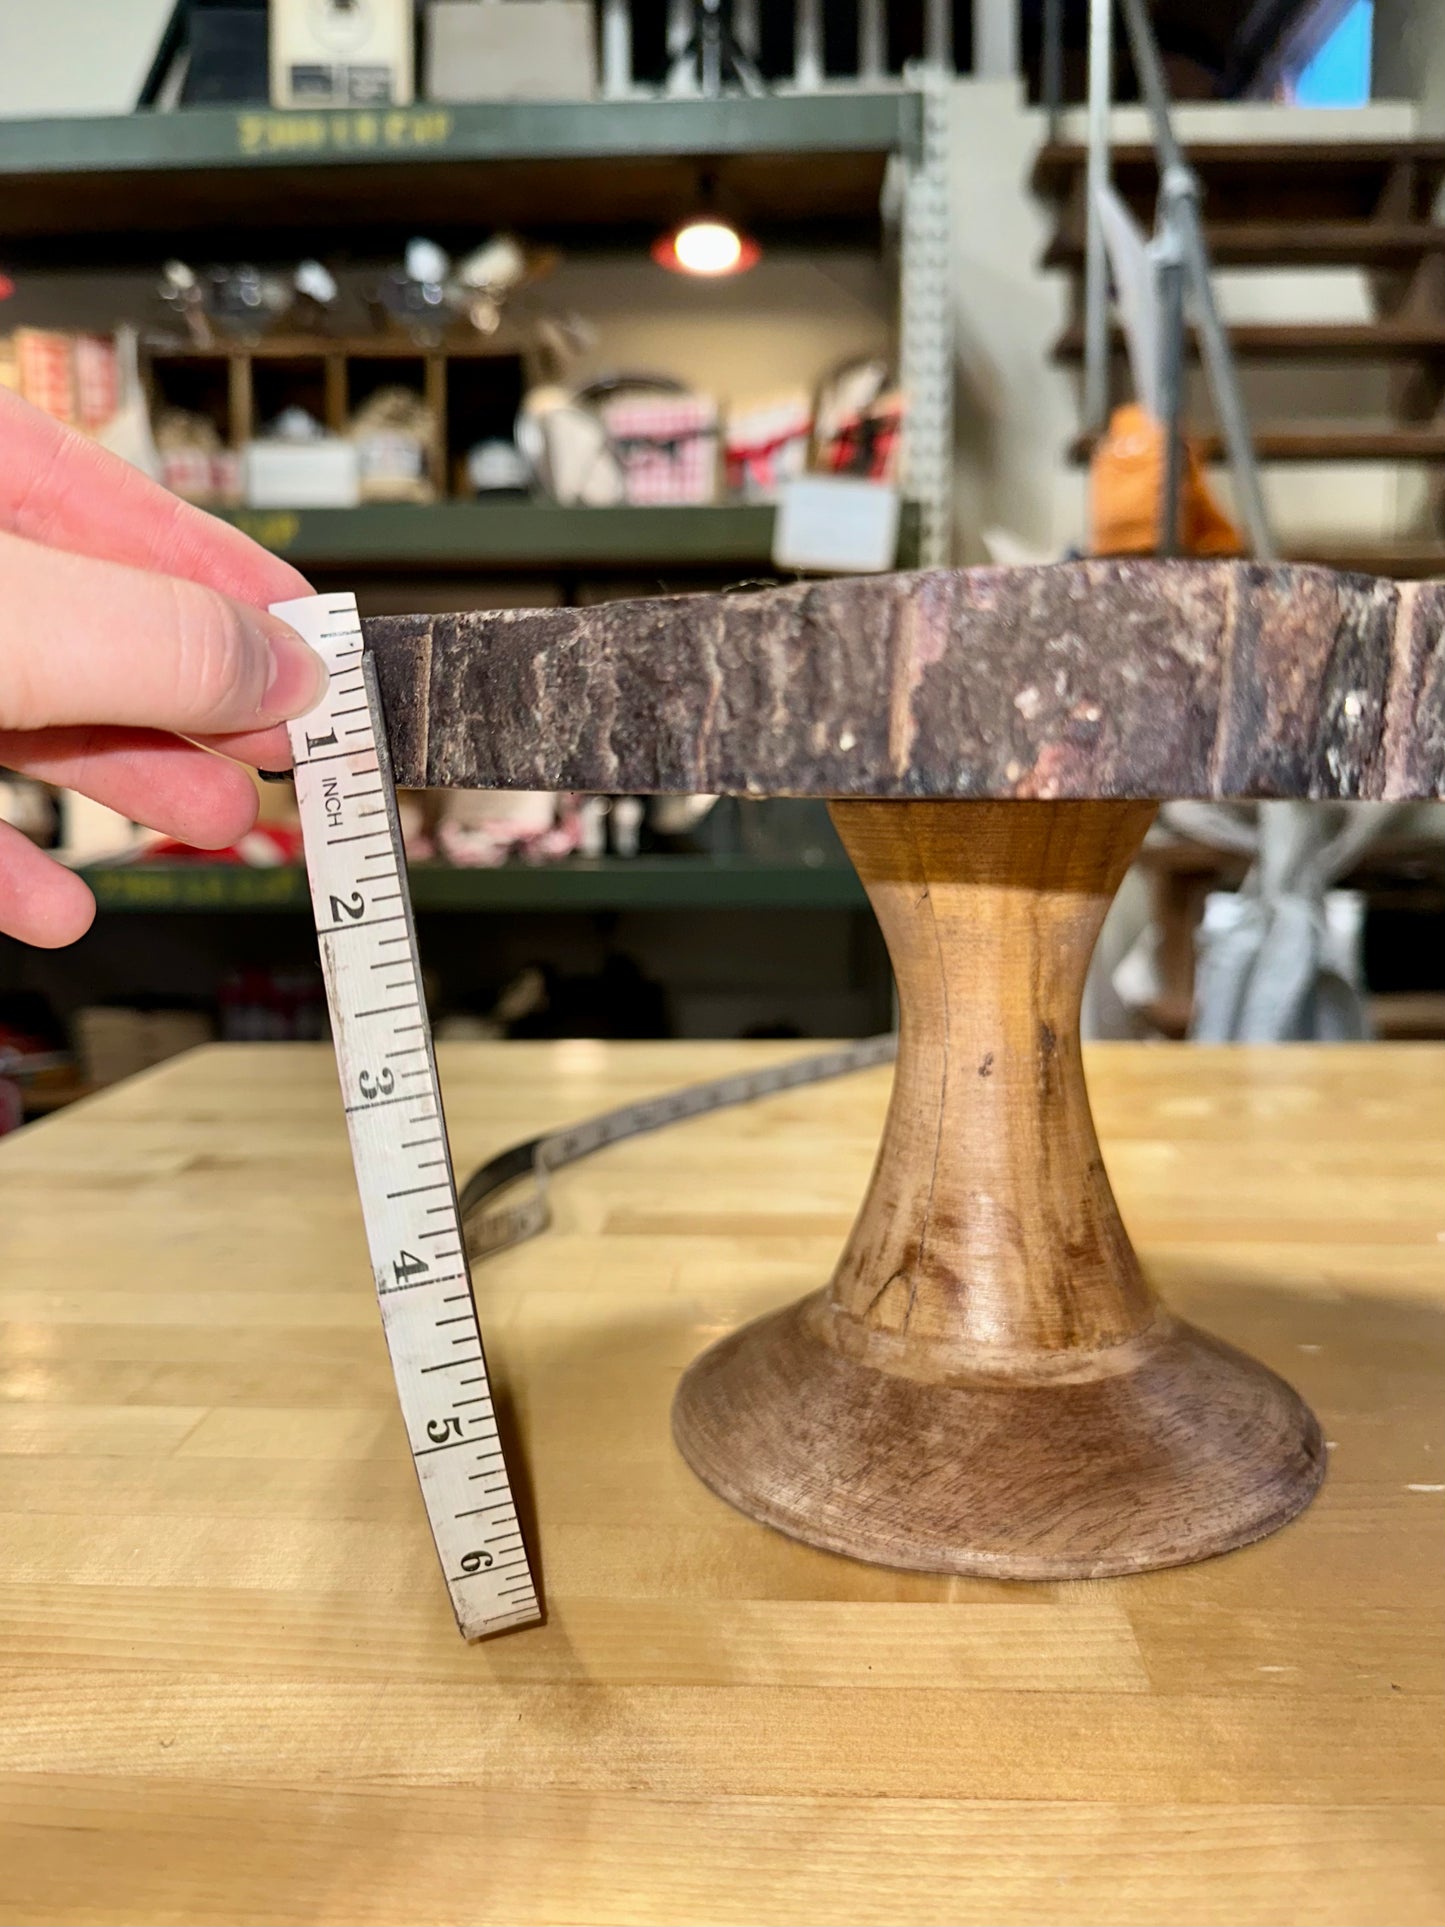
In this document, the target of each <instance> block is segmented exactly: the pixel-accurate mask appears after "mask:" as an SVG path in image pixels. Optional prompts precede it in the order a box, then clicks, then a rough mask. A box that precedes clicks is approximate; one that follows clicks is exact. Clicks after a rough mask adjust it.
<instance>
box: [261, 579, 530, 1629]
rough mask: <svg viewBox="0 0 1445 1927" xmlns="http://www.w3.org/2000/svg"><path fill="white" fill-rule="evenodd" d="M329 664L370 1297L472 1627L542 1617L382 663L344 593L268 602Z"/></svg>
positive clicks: (307, 816) (345, 1088)
mask: <svg viewBox="0 0 1445 1927" xmlns="http://www.w3.org/2000/svg"><path fill="white" fill-rule="evenodd" d="M271 612H272V614H273V615H277V616H280V617H281V618H282V620H283V621H285V622H289V623H290V624H291V626H292V627H293V628H294V629H296V630H297V631H298V632H299V633H300V634H301V635H302V636H304V637H305V639H306V641H307V642H309V643H310V644H311V646H312V648H313V649H315V650H316V651H317V653H318V654H319V655H320V656H321V657H322V659H323V661H324V662H325V663H326V666H327V670H328V672H329V675H328V683H327V691H326V695H325V696H324V698H323V699H322V701H321V702H320V703H319V704H318V705H317V706H316V708H315V709H313V710H312V711H311V712H310V713H309V714H308V715H306V716H303V717H302V718H301V719H300V720H299V721H297V722H294V723H292V724H290V725H289V733H290V737H291V749H292V755H293V758H294V761H295V768H296V801H297V805H298V808H299V810H300V815H301V830H302V837H303V840H304V843H305V849H306V869H307V875H308V878H309V882H310V887H311V904H312V910H313V913H314V915H315V920H316V932H317V940H318V943H319V946H320V951H321V966H322V972H323V974H324V976H325V980H326V997H327V1003H328V1005H329V1007H330V1011H331V1028H332V1037H333V1042H334V1044H335V1047H336V1064H337V1072H338V1075H339V1077H340V1080H341V1090H342V1099H343V1103H344V1105H345V1110H346V1124H347V1130H348V1132H349V1134H350V1138H351V1153H352V1160H353V1163H354V1165H355V1168H356V1184H357V1190H358V1191H359V1193H360V1196H361V1210H362V1217H363V1219H364V1221H365V1225H366V1238H367V1245H368V1247H369V1249H370V1253H371V1262H372V1271H373V1278H374V1281H375V1285H376V1294H377V1301H378V1303H379V1305H380V1308H381V1318H382V1325H383V1328H384V1330H385V1333H386V1342H387V1346H388V1349H389V1351H390V1354H391V1363H392V1371H393V1374H394V1376H395V1379H396V1389H397V1397H398V1399H399V1401H400V1404H401V1410H402V1416H403V1419H404V1420H405V1423H406V1431H407V1439H408V1443H409V1445H410V1447H411V1453H412V1458H413V1461H414V1463H415V1465H416V1471H417V1477H418V1480H419V1482H420V1485H421V1491H422V1497H423V1500H424V1502H425V1505H426V1511H427V1517H428V1519H429V1521H430V1524H431V1529H432V1536H433V1538H434V1539H435V1541H436V1548H437V1554H438V1556H439V1558H440V1560H441V1564H442V1571H443V1573H444V1574H445V1577H446V1583H447V1589H448V1591H449V1593H450V1595H451V1601H452V1606H453V1608H454V1610H455V1612H456V1616H457V1624H458V1626H459V1627H460V1628H461V1631H462V1633H463V1634H464V1636H465V1637H467V1638H468V1639H476V1638H480V1637H481V1636H483V1635H484V1634H488V1633H496V1632H503V1631H506V1630H508V1629H510V1628H512V1627H516V1626H524V1625H528V1624H531V1623H533V1622H534V1621H536V1620H538V1619H540V1617H541V1612H540V1608H539V1606H538V1602H537V1594H536V1589H535V1586H534V1584H533V1580H532V1574H531V1569H530V1566H529V1563H528V1558H527V1550H526V1546H525V1544H524V1542H523V1539H522V1533H521V1528H520V1525H519V1523H518V1520H517V1511H516V1506H515V1503H514V1501H513V1498H512V1491H511V1485H510V1482H509V1480H508V1477H507V1468H506V1464H505V1461H504V1459H503V1456H502V1447H501V1442H500V1440H499V1438H498V1427H497V1419H496V1412H495V1408H494V1405H493V1401H492V1393H491V1386H490V1383H489V1381H488V1377H487V1366H486V1359H485V1356H484V1352H483V1346H482V1336H481V1329H480V1327H479V1325H478V1322H477V1313H476V1306H475V1304H474V1302H473V1299H472V1288H471V1275H470V1272H469V1270H468V1266H467V1256H466V1250H465V1245H464V1240H463V1235H462V1225H461V1217H460V1213H459V1211H458V1207H457V1194H456V1184H455V1180H454V1177H453V1173H452V1163H451V1153H450V1150H449V1148H448V1144H447V1135H446V1121H445V1118H444V1116H443V1113H442V1101H441V1087H440V1085H439V1083H438V1081H437V1071H436V1060H435V1056H434V1054H433V1050H432V1035H431V1025H430V1022H429V1021H428V1018H427V1011H426V999H425V995H424V993H423V990H422V981H421V965H420V960H419V957H418V954H417V947H416V931H415V927H414V924H413V920H412V911H411V898H410V894H409V892H408V888H407V878H406V862H405V853H404V851H403V847H402V840H401V829H400V824H399V822H398V818H397V811H396V790H395V786H394V784H393V782H392V775H391V762H390V757H389V754H388V750H387V743H386V729H385V719H384V717H383V715H382V713H381V704H380V699H379V696H378V693H377V684H376V673H375V665H374V664H372V663H371V662H370V661H369V659H368V658H367V655H366V652H365V645H364V641H363V637H362V632H361V621H360V617H359V616H358V614H357V608H356V598H355V597H354V596H351V595H340V594H338V595H324V596H305V597H302V598H300V599H298V600H296V601H291V602H277V603H273V604H272V609H271Z"/></svg>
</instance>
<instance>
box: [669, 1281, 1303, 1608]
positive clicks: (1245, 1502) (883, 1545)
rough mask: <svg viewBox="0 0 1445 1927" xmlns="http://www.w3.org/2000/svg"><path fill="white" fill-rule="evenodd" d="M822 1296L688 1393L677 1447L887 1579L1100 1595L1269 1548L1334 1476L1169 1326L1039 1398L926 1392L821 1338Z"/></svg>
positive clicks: (1235, 1363)
mask: <svg viewBox="0 0 1445 1927" xmlns="http://www.w3.org/2000/svg"><path fill="white" fill-rule="evenodd" d="M826 1301H827V1294H826V1293H819V1294H818V1295H817V1296H815V1297H813V1298H808V1299H805V1300H803V1302H802V1303H801V1304H797V1305H793V1306H790V1307H789V1308H788V1309H787V1310H786V1311H782V1312H777V1313H774V1314H773V1315H772V1316H770V1317H767V1318H762V1319H759V1320H758V1321H757V1322H756V1323H754V1324H751V1325H748V1326H745V1327H744V1328H743V1329H742V1330H741V1331H738V1332H734V1333H733V1334H732V1335H731V1336H730V1337H728V1338H725V1339H723V1340H722V1341H721V1342H720V1343H718V1344H716V1345H714V1346H713V1347H712V1348H711V1349H710V1350H709V1351H707V1352H705V1353H704V1354H703V1356H702V1357H701V1358H699V1359H698V1360H697V1361H696V1363H695V1364H694V1365H693V1366H692V1367H691V1369H690V1370H689V1371H688V1372H687V1373H686V1375H685V1376H684V1378H683V1380H682V1384H681V1386H680V1388H679V1390H678V1394H677V1400H676V1403H675V1405H674V1408H673V1433H674V1436H675V1438H676V1440H677V1444H678V1447H679V1449H680V1450H681V1452H682V1455H683V1457H684V1458H685V1459H686V1460H687V1462H688V1464H689V1465H690V1466H691V1467H692V1469H693V1470H694V1471H695V1472H696V1473H697V1474H698V1476H699V1477H700V1478H701V1479H702V1480H704V1482H705V1483H706V1484H707V1485H709V1486H711V1487H712V1489H713V1491H714V1492H716V1493H718V1494H719V1495H720V1496H721V1497H722V1498H724V1499H726V1500H728V1501H729V1503H730V1504H732V1505H735V1506H737V1507H738V1508H739V1509H740V1510H741V1511H743V1512H745V1513H747V1514H748V1515H749V1516H750V1517H751V1518H754V1519H759V1520H761V1521H762V1522H763V1523H764V1524H766V1525H770V1526H774V1527H776V1528H777V1530H778V1531H780V1532H785V1533H787V1534H789V1535H790V1536H791V1537H792V1538H795V1539H801V1540H805V1541H806V1542H807V1543H808V1544H810V1545H814V1546H821V1547H823V1548H825V1549H826V1550H827V1551H829V1552H840V1553H846V1554H848V1555H849V1556H851V1557H852V1558H855V1559H866V1560H869V1561H872V1562H873V1563H875V1564H878V1565H885V1566H903V1567H909V1568H912V1569H914V1570H917V1571H923V1572H939V1573H966V1574H973V1575H975V1576H987V1577H993V1578H1003V1579H1045V1580H1047V1579H1094V1578H1101V1577H1104V1576H1106V1575H1108V1574H1113V1573H1128V1572H1143V1571H1147V1570H1149V1569H1150V1568H1153V1567H1157V1566H1173V1565H1182V1564H1184V1563H1186V1562H1188V1561H1191V1560H1195V1559H1204V1558H1208V1557H1209V1556H1210V1555H1212V1554H1214V1553H1220V1552H1228V1551H1230V1550H1231V1549H1232V1548H1234V1547H1236V1546H1243V1545H1248V1544H1249V1543H1250V1541H1251V1540H1254V1539H1259V1538H1262V1537H1263V1536H1264V1535H1265V1534H1266V1533H1269V1532H1273V1531H1274V1530H1275V1528H1276V1527H1278V1526H1282V1525H1284V1524H1285V1523H1286V1521H1288V1520H1289V1519H1291V1518H1293V1517H1294V1515H1295V1514H1296V1513H1297V1512H1299V1511H1301V1510H1302V1509H1303V1508H1304V1506H1306V1505H1307V1504H1308V1503H1309V1501H1310V1499H1311V1498H1312V1497H1313V1495H1314V1493H1315V1490H1316V1489H1317V1487H1318V1486H1319V1483H1320V1480H1321V1479H1322V1478H1323V1476H1324V1467H1325V1453H1324V1443H1323V1440H1322V1439H1321V1437H1320V1430H1319V1426H1318V1424H1317V1423H1316V1421H1315V1418H1314V1415H1313V1414H1312V1413H1311V1412H1310V1410H1309V1408H1308V1407H1307V1406H1306V1405H1305V1404H1304V1402H1303V1401H1302V1400H1301V1399H1300V1398H1299V1397H1298V1396H1297V1395H1296V1393H1294V1392H1293V1391H1292V1390H1291V1389H1290V1387H1289V1386H1288V1385H1286V1384H1285V1383H1284V1382H1283V1380H1281V1379H1279V1378H1277V1377H1276V1376H1275V1375H1274V1373H1273V1372H1270V1371H1268V1370H1266V1368H1265V1367H1264V1366H1263V1365H1260V1364H1257V1363H1256V1362H1255V1361H1254V1360H1253V1359H1251V1358H1247V1357H1245V1356H1244V1354H1243V1353H1241V1352H1237V1351H1235V1350H1234V1348H1233V1347H1232V1346H1229V1345H1226V1344H1223V1343H1222V1342H1221V1341H1220V1340H1218V1339H1215V1338H1211V1337H1209V1336H1208V1334H1207V1333H1205V1332H1201V1331H1197V1330H1196V1329H1194V1328H1193V1327H1192V1326H1190V1325H1186V1324H1184V1323H1182V1322H1180V1321H1178V1320H1176V1319H1173V1318H1171V1317H1170V1316H1169V1315H1168V1313H1167V1312H1163V1311H1162V1310H1161V1312H1160V1314H1159V1316H1158V1318H1157V1319H1156V1320H1155V1322H1154V1323H1153V1324H1152V1325H1151V1326H1150V1327H1149V1329H1148V1330H1147V1331H1146V1332H1143V1333H1141V1334H1140V1335H1139V1336H1138V1337H1137V1338H1134V1339H1131V1340H1130V1341H1129V1342H1128V1343H1126V1344H1124V1345H1120V1346H1118V1347H1115V1348H1113V1350H1112V1352H1103V1353H1095V1354H1093V1355H1091V1356H1087V1357H1080V1358H1077V1359H1076V1360H1075V1361H1074V1363H1073V1367H1072V1371H1073V1374H1074V1375H1073V1376H1071V1377H1069V1378H1067V1379H1063V1380H1061V1379H1059V1378H1057V1377H1051V1378H1050V1379H1048V1380H1047V1381H1045V1382H1033V1383H1029V1382H1019V1381H1016V1380H1013V1381H1010V1380H999V1379H974V1380H968V1381H965V1382H953V1383H945V1384H940V1383H923V1382H921V1381H919V1380H917V1379H914V1378H908V1377H901V1376H895V1375H894V1374H893V1373H890V1372H883V1371H880V1370H878V1369H876V1368H875V1367H874V1366H872V1365H866V1364H862V1363H859V1362H858V1361H856V1360H854V1359H852V1358H848V1357H845V1356H844V1355H843V1354H841V1353H840V1352H838V1351H836V1350H835V1349H834V1348H833V1347H832V1346H831V1345H830V1344H828V1343H827V1342H826V1340H825V1338H824V1337H823V1335H822V1334H823V1332H824V1331H825V1330H826V1328H827V1320H828V1315H829V1314H828V1311H827V1307H826Z"/></svg>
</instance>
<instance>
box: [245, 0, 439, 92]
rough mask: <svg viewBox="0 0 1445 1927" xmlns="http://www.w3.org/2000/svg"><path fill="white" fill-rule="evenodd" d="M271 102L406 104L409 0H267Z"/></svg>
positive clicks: (410, 81) (411, 59)
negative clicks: (268, 0) (269, 26)
mask: <svg viewBox="0 0 1445 1927" xmlns="http://www.w3.org/2000/svg"><path fill="white" fill-rule="evenodd" d="M270 22H271V103H272V105H273V106H275V107H393V106H403V107H404V106H406V105H407V103H408V102H409V101H410V100H412V98H413V97H414V95H415V93H416V76H415V40H414V16H413V9H412V0H271V8H270Z"/></svg>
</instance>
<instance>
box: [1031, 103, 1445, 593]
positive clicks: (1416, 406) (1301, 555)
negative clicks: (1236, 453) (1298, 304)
mask: <svg viewBox="0 0 1445 1927" xmlns="http://www.w3.org/2000/svg"><path fill="white" fill-rule="evenodd" d="M1188 156H1189V160H1190V162H1191V164H1192V165H1193V166H1194V168H1195V170H1196V171H1197V173H1198V175H1199V178H1200V182H1201V186H1202V190H1203V199H1202V204H1201V205H1202V213H1203V217H1204V225H1205V232H1206V236H1207V239H1208V242H1209V246H1210V249H1211V253H1212V256H1213V260H1214V263H1215V265H1216V267H1219V268H1231V269H1236V270H1258V271H1260V272H1264V273H1268V272H1275V273H1279V272H1281V271H1293V270H1296V269H1302V268H1355V269H1358V270H1359V271H1360V272H1361V274H1362V275H1363V276H1364V277H1365V278H1366V284H1367V286H1368V289H1369V293H1370V301H1371V307H1372V309H1373V313H1372V316H1371V317H1370V318H1369V319H1366V320H1345V321H1330V320H1313V319H1311V320H1280V321H1273V320H1270V321H1248V322H1241V323H1238V324H1236V325H1234V326H1232V327H1231V329H1230V339H1231V341H1232V343H1233V346H1234V352H1235V356H1236V359H1237V361H1238V363H1239V365H1240V369H1241V372H1242V375H1243V376H1244V378H1245V380H1246V381H1247V382H1251V383H1252V384H1254V385H1255V386H1256V392H1257V385H1258V380H1259V378H1258V377H1257V376H1252V375H1251V373H1250V371H1251V370H1252V369H1253V368H1254V367H1256V366H1257V365H1260V364H1269V365H1271V366H1273V367H1275V368H1278V367H1280V366H1281V365H1284V364H1297V365H1299V366H1301V367H1308V368H1322V367H1323V368H1328V369H1334V370H1336V371H1338V369H1339V368H1340V367H1341V366H1349V367H1352V368H1361V369H1363V368H1366V367H1370V368H1376V369H1380V370H1384V371H1386V373H1385V375H1384V378H1383V380H1384V392H1385V394H1386V396H1387V398H1388V399H1387V403H1386V408H1385V411H1384V415H1385V418H1384V419H1380V418H1379V417H1378V414H1377V415H1376V416H1375V417H1374V418H1368V419H1356V418H1353V417H1345V418H1341V417H1340V416H1338V415H1331V416H1328V417H1326V418H1324V419H1321V418H1320V417H1319V416H1310V415H1298V414H1296V415H1294V416H1292V417H1288V418H1285V419H1277V418H1275V417H1274V416H1273V415H1272V414H1271V413H1269V412H1267V411H1265V410H1262V409H1260V408H1259V407H1258V406H1255V407H1254V409H1253V412H1254V416H1255V421H1254V428H1255V444H1256V448H1257V451H1258V454H1259V458H1260V461H1261V463H1263V464H1273V463H1286V464H1290V465H1291V466H1293V467H1297V466H1298V465H1301V464H1310V463H1339V462H1350V463H1354V462H1367V463H1375V462H1380V463H1411V464H1421V465H1423V466H1424V468H1425V470H1426V473H1427V476H1428V485H1427V488H1426V490H1425V505H1424V509H1423V513H1422V516H1421V519H1420V522H1419V524H1418V525H1417V526H1416V527H1414V528H1413V529H1411V531H1410V532H1409V533H1408V534H1402V535H1400V536H1398V537H1396V538H1395V539H1391V540H1383V541H1382V540H1376V539H1373V538H1372V537H1369V536H1367V535H1363V534H1362V536H1361V538H1360V539H1359V540H1353V539H1345V538H1340V537H1336V536H1332V537H1330V538H1328V539H1327V540H1323V541H1320V542H1311V541H1310V540H1309V539H1307V538H1292V537H1291V536H1290V535H1289V533H1288V532H1287V531H1284V532H1282V535H1281V546H1282V547H1283V548H1285V550H1286V551H1287V552H1288V553H1289V554H1290V555H1291V556H1293V557H1296V558H1298V559H1300V560H1318V561H1325V562H1329V563H1331V564H1333V565H1334V566H1336V567H1340V568H1351V569H1362V570H1366V571H1368V572H1370V573H1378V574H1390V575H1435V574H1445V222H1440V221H1437V220H1436V219H1435V218H1434V210H1435V205H1436V201H1437V199H1438V197H1439V195H1440V192H1441V188H1442V184H1445V141H1442V140H1409V139H1395V140H1368V141H1338V142H1334V143H1331V144H1330V145H1328V146H1326V145H1324V144H1322V143H1319V142H1315V141H1307V142H1306V141H1288V142H1286V141H1248V142H1229V143H1223V142H1221V143H1217V144H1210V145H1200V144H1195V145H1191V146H1189V148H1188ZM1085 163H1086V153H1085V149H1084V147H1083V146H1082V145H1075V144H1055V145H1049V146H1046V147H1044V148H1043V149H1042V150H1041V151H1040V153H1039V156H1038V159H1037V161H1036V163H1035V166H1034V172H1033V185H1034V188H1035V191H1036V192H1037V193H1038V194H1040V195H1041V196H1042V197H1044V198H1045V199H1046V200H1048V201H1050V202H1051V203H1052V204H1053V206H1054V208H1055V210H1056V227H1055V231H1054V234H1053V238H1052V239H1051V241H1050V242H1049V245H1048V247H1047V249H1046V250H1045V253H1044V256H1043V265H1044V266H1045V267H1048V268H1054V269H1058V270H1061V271H1062V272H1064V273H1066V274H1068V275H1069V276H1070V277H1071V280H1072V315H1073V319H1072V320H1071V321H1070V322H1069V324H1068V325H1067V326H1066V327H1065V329H1064V331H1063V333H1062V334H1061V335H1060V337H1059V339H1058V341H1057V342H1056V344H1055V347H1054V358H1055V360H1056V361H1058V362H1060V363H1063V364H1066V365H1069V364H1073V365H1078V364H1082V361H1083V354H1084V331H1083V272H1084V225H1085V207H1086V198H1085V185H1084V174H1085ZM1113 175H1114V185H1115V187H1116V188H1117V190H1118V192H1119V194H1120V195H1121V196H1122V198H1123V199H1124V201H1125V202H1126V203H1127V204H1128V205H1129V207H1130V208H1131V209H1132V211H1133V213H1134V215H1135V218H1136V219H1137V220H1138V221H1139V222H1140V224H1141V225H1142V226H1143V227H1144V228H1145V229H1146V230H1148V229H1149V228H1151V227H1152V225H1153V217H1154V201H1155V196H1156V194H1157V191H1158V170H1157V168H1156V166H1155V157H1154V152H1153V149H1152V147H1149V146H1146V145H1137V146H1133V145H1131V146H1122V147H1117V148H1115V150H1114V154H1113ZM1115 350H1116V354H1117V355H1119V356H1122V352H1123V337H1122V333H1121V332H1120V331H1119V330H1117V329H1116V330H1115ZM1116 392H1117V393H1118V394H1119V396H1120V397H1121V398H1122V396H1123V395H1124V393H1125V392H1126V390H1125V389H1124V387H1123V386H1122V385H1119V377H1118V376H1116ZM1189 426H1190V428H1191V430H1192V431H1193V432H1196V433H1198V434H1199V435H1200V438H1201V440H1202V441H1203V442H1204V444H1205V446H1206V449H1207V451H1208V452H1209V454H1210V456H1211V458H1217V456H1218V454H1219V437H1218V434H1217V431H1216V430H1215V428H1214V427H1213V425H1212V424H1211V423H1210V422H1209V420H1208V418H1207V416H1203V415H1201V414H1200V413H1198V412H1196V411H1194V410H1191V415H1190V420H1189ZM1089 447H1090V444H1089V439H1088V438H1087V437H1085V436H1081V437H1079V438H1078V440H1077V441H1076V442H1075V443H1074V444H1073V447H1072V449H1071V450H1070V455H1071V458H1072V459H1073V460H1075V461H1085V460H1087V458H1088V454H1089Z"/></svg>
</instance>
